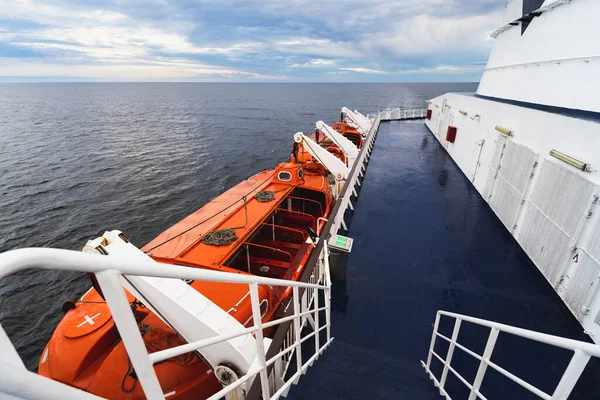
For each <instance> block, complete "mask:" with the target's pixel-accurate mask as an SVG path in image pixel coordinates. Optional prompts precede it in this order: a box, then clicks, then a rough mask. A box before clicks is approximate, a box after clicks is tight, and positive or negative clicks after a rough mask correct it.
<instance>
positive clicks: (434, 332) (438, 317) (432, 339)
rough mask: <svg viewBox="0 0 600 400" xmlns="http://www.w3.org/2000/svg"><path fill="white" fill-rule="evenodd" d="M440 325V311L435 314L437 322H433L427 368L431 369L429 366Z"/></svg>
mask: <svg viewBox="0 0 600 400" xmlns="http://www.w3.org/2000/svg"><path fill="white" fill-rule="evenodd" d="M439 325H440V313H437V314H435V323H434V324H433V334H432V335H431V344H430V345H429V354H427V370H428V371H429V367H430V366H431V357H432V353H433V348H434V347H435V339H436V336H437V335H436V333H437V331H438V326H439Z"/></svg>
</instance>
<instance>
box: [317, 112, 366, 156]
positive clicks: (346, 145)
mask: <svg viewBox="0 0 600 400" xmlns="http://www.w3.org/2000/svg"><path fill="white" fill-rule="evenodd" d="M316 126H317V129H318V130H319V131H321V132H322V133H323V134H324V135H326V136H327V137H328V138H329V139H331V141H332V142H333V143H334V144H335V145H337V146H338V147H339V148H340V149H341V150H342V151H343V152H344V154H345V155H346V157H347V158H348V163H347V164H348V167H349V168H352V165H354V161H356V157H358V149H357V148H356V146H355V145H354V143H352V142H351V141H350V140H348V139H346V137H345V136H343V135H342V134H340V133H338V132H336V130H335V129H333V128H332V127H330V126H329V125H327V124H326V123H325V122H323V121H318V122H317V123H316Z"/></svg>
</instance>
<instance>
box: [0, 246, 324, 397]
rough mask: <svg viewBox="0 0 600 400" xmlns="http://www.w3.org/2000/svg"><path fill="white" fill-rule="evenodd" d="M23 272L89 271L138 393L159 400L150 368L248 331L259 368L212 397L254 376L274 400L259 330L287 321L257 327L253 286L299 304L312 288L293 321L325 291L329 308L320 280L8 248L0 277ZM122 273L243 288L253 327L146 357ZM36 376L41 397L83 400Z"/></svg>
mask: <svg viewBox="0 0 600 400" xmlns="http://www.w3.org/2000/svg"><path fill="white" fill-rule="evenodd" d="M319 265H323V266H325V268H327V267H328V264H327V263H323V264H320V263H319ZM28 268H42V269H59V270H66V271H77V272H93V273H95V274H96V277H97V279H98V282H99V284H100V288H101V289H102V292H103V293H104V296H105V298H106V303H107V305H108V307H109V310H110V313H111V315H112V317H113V319H114V321H115V325H116V327H117V330H118V331H119V335H120V336H121V338H122V340H123V343H124V345H125V349H126V350H127V353H128V355H129V358H130V360H131V363H132V365H133V367H134V368H135V371H136V374H137V376H138V379H139V381H140V384H141V386H142V389H143V390H144V394H145V395H146V397H147V398H148V399H164V395H163V392H162V390H161V386H160V383H159V381H158V377H157V376H156V373H155V371H154V368H153V364H155V363H157V362H160V361H164V360H166V359H169V358H171V357H173V356H176V355H180V354H184V353H187V352H190V351H197V350H200V349H202V348H204V347H207V346H210V345H213V344H216V343H220V342H224V341H226V340H230V339H232V338H234V337H238V336H241V335H244V334H250V333H254V334H255V335H256V340H255V343H256V354H257V359H258V365H257V366H256V367H254V368H251V369H250V370H249V371H248V372H247V373H246V374H245V375H244V376H241V377H240V379H238V380H237V381H236V382H234V383H232V384H230V385H228V386H226V387H224V388H223V389H222V390H221V391H219V392H218V393H217V394H215V396H216V397H215V398H221V397H223V396H224V395H226V394H227V393H230V392H232V391H234V390H236V389H237V388H238V387H239V386H241V385H242V384H244V383H245V382H246V381H249V380H250V379H252V378H254V377H255V376H257V375H260V381H261V386H262V395H263V398H265V399H267V398H273V397H277V396H275V395H274V396H273V397H271V395H270V386H269V385H270V383H269V379H268V376H267V369H266V368H267V366H268V363H267V360H266V359H265V349H264V345H263V340H262V329H264V328H267V327H271V326H275V325H278V324H281V323H283V322H286V321H287V320H289V318H280V319H278V320H274V321H269V322H267V323H262V320H261V316H260V306H259V303H260V302H259V295H258V285H259V284H260V285H270V286H282V287H292V288H293V294H294V295H293V301H294V302H297V301H298V299H297V296H298V289H299V288H307V289H312V293H313V298H312V299H311V301H310V303H309V305H308V306H307V308H309V310H308V311H305V312H300V310H295V311H296V312H295V313H294V315H293V318H294V319H295V320H299V319H300V318H302V316H303V315H308V314H314V313H318V312H320V311H322V310H320V309H318V308H317V304H318V303H317V302H316V301H314V298H316V297H317V296H318V295H319V292H320V291H322V292H324V299H325V306H324V307H323V310H325V311H326V312H328V311H329V307H330V302H329V298H330V296H329V291H330V286H329V284H327V283H326V282H323V283H322V284H311V283H303V282H297V281H287V280H281V279H273V278H264V277H259V276H254V275H243V274H232V273H228V272H220V271H210V270H204V269H198V268H190V267H183V266H179V265H169V264H161V263H156V262H148V261H143V260H140V259H136V258H127V257H119V258H117V257H108V256H104V255H100V254H91V253H83V252H78V251H72V250H62V249H48V248H26V249H18V250H11V251H8V252H6V253H2V254H0V279H1V278H3V277H6V276H7V275H10V274H14V273H16V272H19V271H21V270H24V269H28ZM327 273H328V271H325V272H323V271H318V274H319V275H326V274H327ZM123 275H134V276H152V277H162V278H173V279H187V280H202V281H212V282H224V283H237V284H248V285H249V288H250V297H251V304H252V314H253V320H254V326H253V327H252V328H247V329H244V330H239V331H238V332H233V333H229V334H227V335H219V336H216V337H211V338H207V339H204V340H198V341H195V342H191V343H187V344H183V345H180V346H176V347H172V348H169V349H166V350H162V351H158V352H155V353H152V354H148V352H147V350H146V348H145V345H144V342H143V339H142V337H141V334H140V331H139V329H138V326H137V322H136V321H135V318H134V316H133V314H132V310H131V308H130V307H129V305H128V301H127V297H126V296H125V292H124V291H123V287H122V284H121V276H123ZM310 304H314V307H313V308H314V310H313V309H311V305H310ZM317 321H318V320H317ZM329 323H330V321H329V319H327V321H326V325H324V326H322V327H319V326H318V325H317V326H316V327H315V332H317V331H319V329H325V328H327V329H328V331H329ZM315 335H316V333H315ZM328 339H329V340H328V341H327V342H326V343H325V345H324V346H322V347H321V348H317V349H315V351H316V353H315V355H318V353H319V352H321V351H323V350H324V349H325V348H326V347H327V346H328V345H329V344H330V343H331V341H332V340H333V339H332V338H328ZM303 340H304V339H303ZM3 345H4V346H5V347H11V349H8V350H11V351H12V350H14V347H12V344H11V343H10V342H8V343H3ZM290 347H294V348H295V349H296V350H299V348H300V343H299V341H296V343H294V344H292V345H291V346H290ZM313 357H315V356H313ZM274 361H275V360H270V361H269V363H271V362H274ZM0 367H2V368H0V371H4V370H5V369H6V368H3V367H4V364H3V363H1V362H0ZM299 368H302V365H300V366H299ZM21 369H24V367H21ZM7 376H8V375H7V374H6V373H0V390H2V392H3V393H12V394H17V395H19V393H21V394H22V393H24V392H23V387H25V386H27V385H25V386H23V385H19V384H18V383H19V382H16V381H11V380H8V379H7ZM23 377H24V379H28V380H29V381H31V382H33V380H32V379H33V378H31V376H30V374H29V375H27V374H25V375H23ZM35 378H36V379H35V381H36V382H38V384H37V387H36V389H35V390H37V391H39V392H42V393H44V392H45V393H44V395H45V396H46V397H48V396H50V397H52V396H54V397H55V398H58V397H60V398H72V399H76V398H82V395H81V391H79V390H76V389H73V388H70V387H68V386H66V385H62V384H60V383H58V382H53V381H51V380H49V379H45V378H42V377H41V376H38V375H35ZM57 385H58V386H57ZM57 387H60V389H56V388H57ZM90 396H91V395H90ZM213 397H214V396H213Z"/></svg>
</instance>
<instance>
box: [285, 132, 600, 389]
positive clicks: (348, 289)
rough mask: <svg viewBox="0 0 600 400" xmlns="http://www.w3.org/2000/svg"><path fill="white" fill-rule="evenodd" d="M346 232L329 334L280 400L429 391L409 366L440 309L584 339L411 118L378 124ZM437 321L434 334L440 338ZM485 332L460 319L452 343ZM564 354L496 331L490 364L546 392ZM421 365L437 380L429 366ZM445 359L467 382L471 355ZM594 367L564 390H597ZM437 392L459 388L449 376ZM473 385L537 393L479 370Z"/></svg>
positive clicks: (478, 340)
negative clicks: (342, 274) (349, 244)
mask: <svg viewBox="0 0 600 400" xmlns="http://www.w3.org/2000/svg"><path fill="white" fill-rule="evenodd" d="M348 235H349V236H351V237H352V238H354V247H353V250H352V253H351V254H350V255H349V257H348V263H347V275H346V280H345V281H336V282H335V283H334V290H333V298H332V308H333V312H332V336H334V337H335V340H334V342H333V344H332V346H331V347H330V348H329V349H327V350H326V351H325V353H324V354H323V355H322V356H321V357H320V358H319V359H318V361H316V362H315V364H314V365H313V368H310V369H309V370H308V372H307V374H306V375H305V376H304V377H303V378H302V379H301V384H300V385H298V386H294V387H293V388H292V390H291V391H290V393H289V395H288V398H289V399H309V398H310V399H314V398H319V399H363V398H369V399H439V398H441V397H440V396H439V393H438V391H437V389H436V388H434V386H433V383H432V382H431V381H430V380H429V378H428V377H427V376H426V373H425V371H424V370H423V369H422V368H421V366H420V364H419V361H420V360H425V359H426V357H427V351H428V348H429V344H430V340H431V333H432V323H433V322H434V319H435V314H436V311H437V310H440V309H441V310H447V311H452V312H457V313H462V314H467V315H470V316H474V317H479V318H484V319H489V320H492V321H497V322H501V323H505V324H510V325H514V326H518V327H522V328H526V329H532V330H536V331H539V332H544V333H549V334H553V335H559V336H564V337H569V338H572V339H578V340H586V341H589V338H588V337H587V336H586V335H584V334H583V332H582V328H581V327H580V326H579V324H578V323H577V321H576V320H575V318H574V317H573V316H572V315H571V313H570V312H569V311H568V310H567V308H566V307H565V306H564V304H563V303H562V301H561V300H560V299H559V298H558V297H557V295H556V294H555V292H554V291H553V290H552V288H551V287H550V286H549V285H548V283H547V282H546V281H545V280H544V279H543V277H542V275H541V274H540V273H539V272H538V271H537V269H536V268H535V266H534V265H533V264H531V262H530V261H529V259H528V257H527V256H526V254H525V253H524V252H523V250H522V249H521V248H520V247H519V245H518V244H517V243H516V242H515V240H514V239H513V238H512V236H511V235H510V234H509V232H507V231H506V230H505V228H504V226H503V225H502V223H501V222H500V221H499V220H498V218H497V217H496V216H495V214H494V213H493V212H492V211H491V209H490V208H489V207H488V206H487V205H486V203H485V202H484V201H483V199H482V198H481V197H480V196H479V194H478V193H477V192H476V190H475V189H474V188H473V187H472V186H471V184H470V182H469V181H468V180H467V178H466V177H465V176H464V175H463V174H462V172H461V171H460V170H459V169H458V167H457V166H456V165H455V164H454V162H453V161H452V159H451V158H450V157H449V156H448V154H447V153H446V152H445V150H444V149H443V148H442V147H441V146H440V145H439V143H438V142H437V140H436V139H435V138H434V137H433V136H432V135H431V133H430V132H429V130H428V129H427V128H426V127H425V125H424V124H423V122H422V121H399V122H389V123H382V125H381V128H380V134H379V136H378V138H377V141H376V143H375V148H374V151H373V153H372V157H371V160H370V163H369V168H368V169H367V173H366V177H365V180H364V183H363V185H362V189H361V193H360V195H359V198H358V200H357V201H356V205H355V212H354V214H353V215H352V218H351V224H350V226H349V233H348ZM446 322H447V323H446ZM446 322H445V321H444V320H443V319H442V323H441V326H440V332H441V333H442V334H445V335H446V336H448V337H449V336H450V335H451V330H452V326H451V321H446ZM471 328H472V329H471ZM487 334H488V330H485V329H483V328H481V327H473V326H468V325H467V326H463V327H462V329H461V334H460V336H459V338H458V340H459V342H460V343H461V344H463V345H465V346H467V347H468V348H470V349H471V350H473V351H476V352H478V353H479V354H481V353H482V352H483V348H484V346H485V341H486V339H487ZM437 342H438V343H437V345H436V351H438V354H440V355H442V356H444V355H445V354H446V350H444V349H443V346H442V344H443V343H440V340H438V341H437ZM571 355H572V353H571V352H568V351H563V350H560V349H556V348H551V347H549V346H545V345H539V344H537V343H535V342H531V341H526V340H524V339H520V338H514V337H510V336H507V335H505V334H501V335H500V337H499V339H498V343H497V345H496V348H495V350H494V354H493V356H492V361H494V362H496V363H497V364H499V365H500V366H502V367H504V368H505V369H507V370H509V371H510V372H513V373H515V374H516V375H517V376H519V377H521V378H522V379H525V380H526V381H528V382H530V383H531V384H533V385H535V386H537V387H538V388H540V389H542V390H544V391H546V392H547V393H548V392H549V393H552V391H553V390H554V388H555V386H556V384H557V383H558V380H559V379H560V375H561V374H562V372H563V371H564V368H565V367H566V365H567V364H568V361H569V359H570V357H571ZM432 365H433V367H432V369H433V370H434V372H435V373H436V376H438V377H439V375H440V374H439V371H440V370H441V364H440V363H437V365H436V363H433V364H432ZM452 365H453V366H455V368H457V369H458V371H459V372H460V373H461V374H463V376H465V377H466V378H467V380H470V381H471V382H472V380H473V378H474V376H475V373H476V371H477V367H478V362H477V360H475V359H473V358H471V357H469V356H467V355H466V353H463V352H462V351H461V350H456V352H455V353H454V358H453V362H452ZM436 368H437V371H436ZM558 371H560V372H558ZM599 373H600V367H599V363H598V361H597V360H595V359H592V360H591V361H590V364H588V367H587V369H586V371H585V372H584V375H583V376H582V379H581V381H580V382H579V384H578V385H577V387H576V389H575V391H574V392H573V394H572V396H571V397H570V398H571V399H592V398H600V389H599V388H598V386H599V385H598V384H597V382H596V379H594V377H597V376H598V374H599ZM447 389H448V392H449V394H450V395H451V396H452V398H453V399H466V398H467V397H468V392H467V391H466V388H465V387H464V385H463V384H462V383H460V381H458V379H456V378H455V377H454V376H453V375H452V374H451V373H449V377H448V383H447ZM482 392H483V394H485V395H486V397H487V398H488V399H490V400H491V399H507V398H518V399H529V398H532V399H533V398H538V397H537V396H535V395H533V394H532V393H529V392H526V391H524V389H521V388H520V387H519V386H518V385H517V384H515V383H513V382H512V381H509V380H508V379H506V378H504V377H502V376H501V375H500V374H498V373H496V372H495V371H490V370H488V373H487V374H486V377H485V380H484V382H483V386H482Z"/></svg>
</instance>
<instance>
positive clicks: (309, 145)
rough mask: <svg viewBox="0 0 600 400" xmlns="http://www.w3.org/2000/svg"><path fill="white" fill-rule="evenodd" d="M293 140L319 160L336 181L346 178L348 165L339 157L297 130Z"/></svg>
mask: <svg viewBox="0 0 600 400" xmlns="http://www.w3.org/2000/svg"><path fill="white" fill-rule="evenodd" d="M294 141H295V142H296V143H298V144H301V145H302V147H304V149H305V150H306V151H308V153H309V154H310V155H311V156H313V157H314V158H316V159H317V160H319V162H320V163H321V164H323V166H324V167H325V168H326V169H327V170H328V171H329V172H331V174H332V175H333V176H334V177H335V180H336V181H338V182H340V181H344V180H346V178H348V173H349V172H350V170H349V169H348V167H347V166H346V165H345V164H344V163H343V162H342V161H341V160H340V159H339V158H337V157H336V156H334V155H333V154H331V153H330V152H328V151H327V150H325V149H324V148H322V147H321V146H319V145H318V144H317V143H315V141H314V140H312V139H311V138H309V137H308V136H306V135H305V134H303V133H302V132H298V133H296V134H295V135H294Z"/></svg>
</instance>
